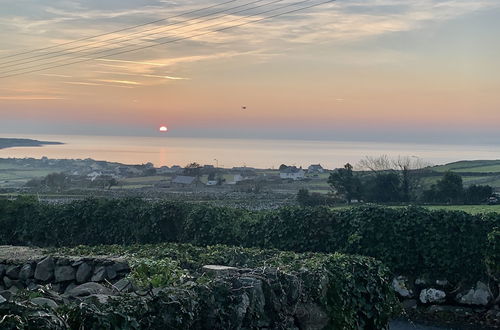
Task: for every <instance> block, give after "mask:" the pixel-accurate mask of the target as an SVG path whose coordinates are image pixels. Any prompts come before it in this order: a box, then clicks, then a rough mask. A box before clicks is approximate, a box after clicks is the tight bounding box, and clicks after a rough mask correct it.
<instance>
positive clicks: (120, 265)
mask: <svg viewBox="0 0 500 330" xmlns="http://www.w3.org/2000/svg"><path fill="white" fill-rule="evenodd" d="M113 269H114V270H115V272H117V273H119V272H124V271H129V270H130V267H129V265H128V264H127V263H125V262H115V263H114V264H113Z"/></svg>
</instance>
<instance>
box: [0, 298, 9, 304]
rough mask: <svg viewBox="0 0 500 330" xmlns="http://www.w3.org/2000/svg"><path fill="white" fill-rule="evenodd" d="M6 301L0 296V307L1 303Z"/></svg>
mask: <svg viewBox="0 0 500 330" xmlns="http://www.w3.org/2000/svg"><path fill="white" fill-rule="evenodd" d="M6 302H7V299H5V298H4V297H3V296H0V305H1V304H3V303H6Z"/></svg>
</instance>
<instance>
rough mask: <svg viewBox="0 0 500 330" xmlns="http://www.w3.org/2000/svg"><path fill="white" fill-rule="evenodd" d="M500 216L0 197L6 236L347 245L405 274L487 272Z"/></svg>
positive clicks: (339, 248)
mask: <svg viewBox="0 0 500 330" xmlns="http://www.w3.org/2000/svg"><path fill="white" fill-rule="evenodd" d="M495 227H500V215H498V214H488V215H471V214H468V213H465V212H459V211H429V210H427V209H423V208H418V207H409V208H401V209H393V208H386V207H376V206H364V207H356V208H349V209H344V210H332V209H330V208H326V207H317V208H309V207H285V208H281V209H278V210H274V211H259V212H251V211H245V210H239V209H230V208H224V207H213V206H208V205H189V204H185V203H173V202H147V201H143V200H140V199H114V200H101V199H89V200H84V201H76V202H71V203H68V204H63V205H48V204H44V203H39V202H37V201H36V200H34V199H30V198H21V199H18V200H15V201H6V200H2V201H0V228H1V230H0V244H12V245H36V246H75V245H78V244H84V245H99V244H127V245H129V244H134V243H142V244H146V243H159V242H185V243H193V244H197V245H214V244H227V245H234V246H245V247H261V248H276V249H280V250H290V251H297V252H307V251H310V252H326V253H334V252H342V253H350V254H361V255H366V256H371V257H375V258H377V259H379V260H382V261H383V262H384V263H385V264H387V265H388V266H390V268H391V269H392V270H393V271H394V272H397V273H402V274H418V275H429V276H431V277H440V278H442V277H446V278H447V279H448V280H449V281H455V280H456V281H460V280H463V279H471V280H472V279H475V280H477V279H478V278H480V277H481V276H486V274H487V272H486V266H485V256H486V249H487V244H488V243H487V236H488V233H490V232H491V231H492V230H493V228H495Z"/></svg>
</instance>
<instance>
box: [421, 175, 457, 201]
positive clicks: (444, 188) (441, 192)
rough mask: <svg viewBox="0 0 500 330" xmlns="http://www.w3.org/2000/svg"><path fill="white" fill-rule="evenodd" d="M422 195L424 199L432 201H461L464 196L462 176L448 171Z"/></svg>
mask: <svg viewBox="0 0 500 330" xmlns="http://www.w3.org/2000/svg"><path fill="white" fill-rule="evenodd" d="M422 197H423V200H424V201H426V202H432V203H453V204H458V203H462V202H463V198H464V188H463V182H462V177H461V176H460V175H458V174H456V173H453V172H451V171H448V172H446V173H445V174H444V175H443V177H442V178H441V179H440V180H438V181H437V183H436V184H433V185H432V186H431V188H430V189H429V190H426V191H424V193H423V196H422Z"/></svg>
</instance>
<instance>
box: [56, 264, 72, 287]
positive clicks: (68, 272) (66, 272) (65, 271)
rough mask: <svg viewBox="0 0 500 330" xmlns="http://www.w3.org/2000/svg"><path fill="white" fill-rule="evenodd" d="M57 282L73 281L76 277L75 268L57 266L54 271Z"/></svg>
mask: <svg viewBox="0 0 500 330" xmlns="http://www.w3.org/2000/svg"><path fill="white" fill-rule="evenodd" d="M54 278H55V281H56V283H59V282H67V281H73V280H74V279H75V269H74V268H73V267H71V266H57V267H56V269H55V271H54Z"/></svg>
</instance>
